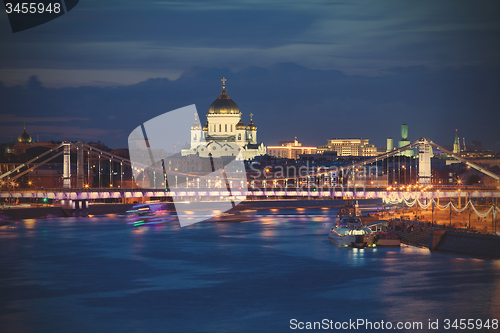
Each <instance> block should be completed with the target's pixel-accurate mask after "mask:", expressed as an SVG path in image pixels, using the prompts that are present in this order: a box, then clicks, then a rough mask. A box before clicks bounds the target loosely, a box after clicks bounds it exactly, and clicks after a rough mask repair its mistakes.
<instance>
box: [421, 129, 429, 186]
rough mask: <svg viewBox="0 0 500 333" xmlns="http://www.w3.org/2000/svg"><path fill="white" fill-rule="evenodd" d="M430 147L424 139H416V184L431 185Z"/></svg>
mask: <svg viewBox="0 0 500 333" xmlns="http://www.w3.org/2000/svg"><path fill="white" fill-rule="evenodd" d="M431 177H432V173H431V146H430V144H429V140H428V139H426V138H420V139H418V183H419V184H421V185H429V184H430V183H431Z"/></svg>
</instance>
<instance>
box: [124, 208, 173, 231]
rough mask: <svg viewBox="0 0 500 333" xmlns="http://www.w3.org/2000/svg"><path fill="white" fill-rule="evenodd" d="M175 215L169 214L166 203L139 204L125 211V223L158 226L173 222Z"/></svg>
mask: <svg viewBox="0 0 500 333" xmlns="http://www.w3.org/2000/svg"><path fill="white" fill-rule="evenodd" d="M176 219H177V218H176V216H175V215H172V214H170V212H169V211H168V209H167V204H166V203H141V204H137V205H134V206H133V207H132V209H131V210H128V211H127V223H128V224H133V225H134V227H135V226H140V225H145V224H146V225H148V224H158V223H166V222H171V221H175V220H176Z"/></svg>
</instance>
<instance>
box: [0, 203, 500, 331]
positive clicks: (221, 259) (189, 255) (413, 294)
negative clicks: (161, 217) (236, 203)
mask: <svg viewBox="0 0 500 333" xmlns="http://www.w3.org/2000/svg"><path fill="white" fill-rule="evenodd" d="M292 212H297V211H296V210H295V209H288V210H282V209H280V210H278V211H274V212H273V211H265V212H260V213H259V214H258V216H257V217H256V218H255V220H254V221H250V222H245V223H225V222H222V223H198V224H194V225H191V226H189V227H185V228H180V227H179V225H178V224H176V223H166V224H158V225H154V226H141V227H135V228H134V227H132V226H130V225H127V224H126V221H125V219H124V218H122V217H119V216H116V217H114V218H109V217H101V218H98V217H93V218H87V219H83V218H66V219H64V218H63V219H42V220H33V221H30V220H27V221H20V222H19V224H13V225H12V226H10V227H2V228H0V253H2V256H0V285H1V286H3V288H2V289H1V292H2V302H3V303H2V304H3V305H2V306H3V307H2V311H0V321H1V322H2V324H4V323H5V325H2V327H3V328H5V327H7V328H12V331H16V330H15V329H14V328H16V329H17V330H18V331H23V330H24V331H26V332H33V331H38V332H43V331H47V332H68V331H71V332H79V331H80V332H88V331H96V328H98V330H101V331H120V332H138V331H148V332H154V331H161V332H164V331H166V332H169V331H170V332H188V331H189V332H194V331H204V332H220V331H238V332H256V331H264V332H282V331H286V330H288V329H289V327H288V325H287V324H288V322H289V320H290V318H292V317H298V318H301V319H302V320H316V319H318V318H319V319H322V318H332V319H336V320H349V319H354V318H368V319H370V318H371V319H373V320H385V321H393V322H396V321H401V320H405V321H406V320H412V321H423V322H427V320H428V319H433V318H436V319H440V320H442V319H443V318H486V317H488V316H490V317H493V316H497V317H498V315H499V313H500V262H499V261H494V260H488V259H475V258H469V257H465V256H455V255H449V254H436V253H432V252H430V251H428V250H427V249H422V248H414V247H409V246H402V247H401V248H373V249H351V248H340V247H336V246H334V245H332V244H330V243H329V242H328V231H329V229H330V226H331V224H332V222H333V221H332V220H331V219H330V216H331V215H333V214H335V213H336V212H335V210H324V209H311V210H307V211H304V212H302V213H301V215H294V213H292ZM273 214H274V215H273ZM269 215H270V216H269ZM42 314H43V315H42ZM333 316H335V318H333ZM61 318H65V319H64V320H63V321H61ZM89 318H90V319H89ZM255 318H258V320H256V319H255ZM63 323H64V325H63Z"/></svg>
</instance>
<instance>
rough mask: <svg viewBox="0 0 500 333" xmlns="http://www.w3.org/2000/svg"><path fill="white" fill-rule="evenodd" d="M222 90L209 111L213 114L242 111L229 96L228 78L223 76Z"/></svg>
mask: <svg viewBox="0 0 500 333" xmlns="http://www.w3.org/2000/svg"><path fill="white" fill-rule="evenodd" d="M221 81H222V92H221V93H220V95H219V97H217V99H216V100H215V101H214V102H213V103H212V105H210V107H209V108H208V113H212V114H214V113H215V114H237V113H240V108H239V107H238V105H236V103H235V102H233V100H232V99H231V97H229V95H228V94H227V92H226V81H227V80H226V79H225V78H222V80H221Z"/></svg>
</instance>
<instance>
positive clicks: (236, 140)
mask: <svg viewBox="0 0 500 333" xmlns="http://www.w3.org/2000/svg"><path fill="white" fill-rule="evenodd" d="M225 82H226V79H225V78H222V92H221V94H220V95H219V97H218V98H217V99H216V100H215V101H214V102H213V103H212V105H210V108H209V109H208V114H207V122H206V124H205V125H204V126H203V127H201V125H200V123H199V122H198V120H195V121H194V123H193V125H192V126H191V145H190V148H189V149H183V150H182V156H189V155H195V154H196V155H198V156H200V157H213V158H219V157H225V156H236V157H237V156H238V155H239V153H240V152H241V154H242V158H243V159H244V160H251V159H254V158H255V156H259V155H265V154H266V153H267V148H266V146H265V145H264V144H263V143H262V142H260V143H258V141H257V126H255V124H254V122H253V121H252V116H253V115H252V114H250V123H249V124H248V125H247V126H245V124H244V123H243V121H242V120H241V112H240V109H239V107H238V105H236V103H235V102H233V100H232V99H231V98H230V97H229V95H228V94H227V92H226V85H225Z"/></svg>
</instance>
